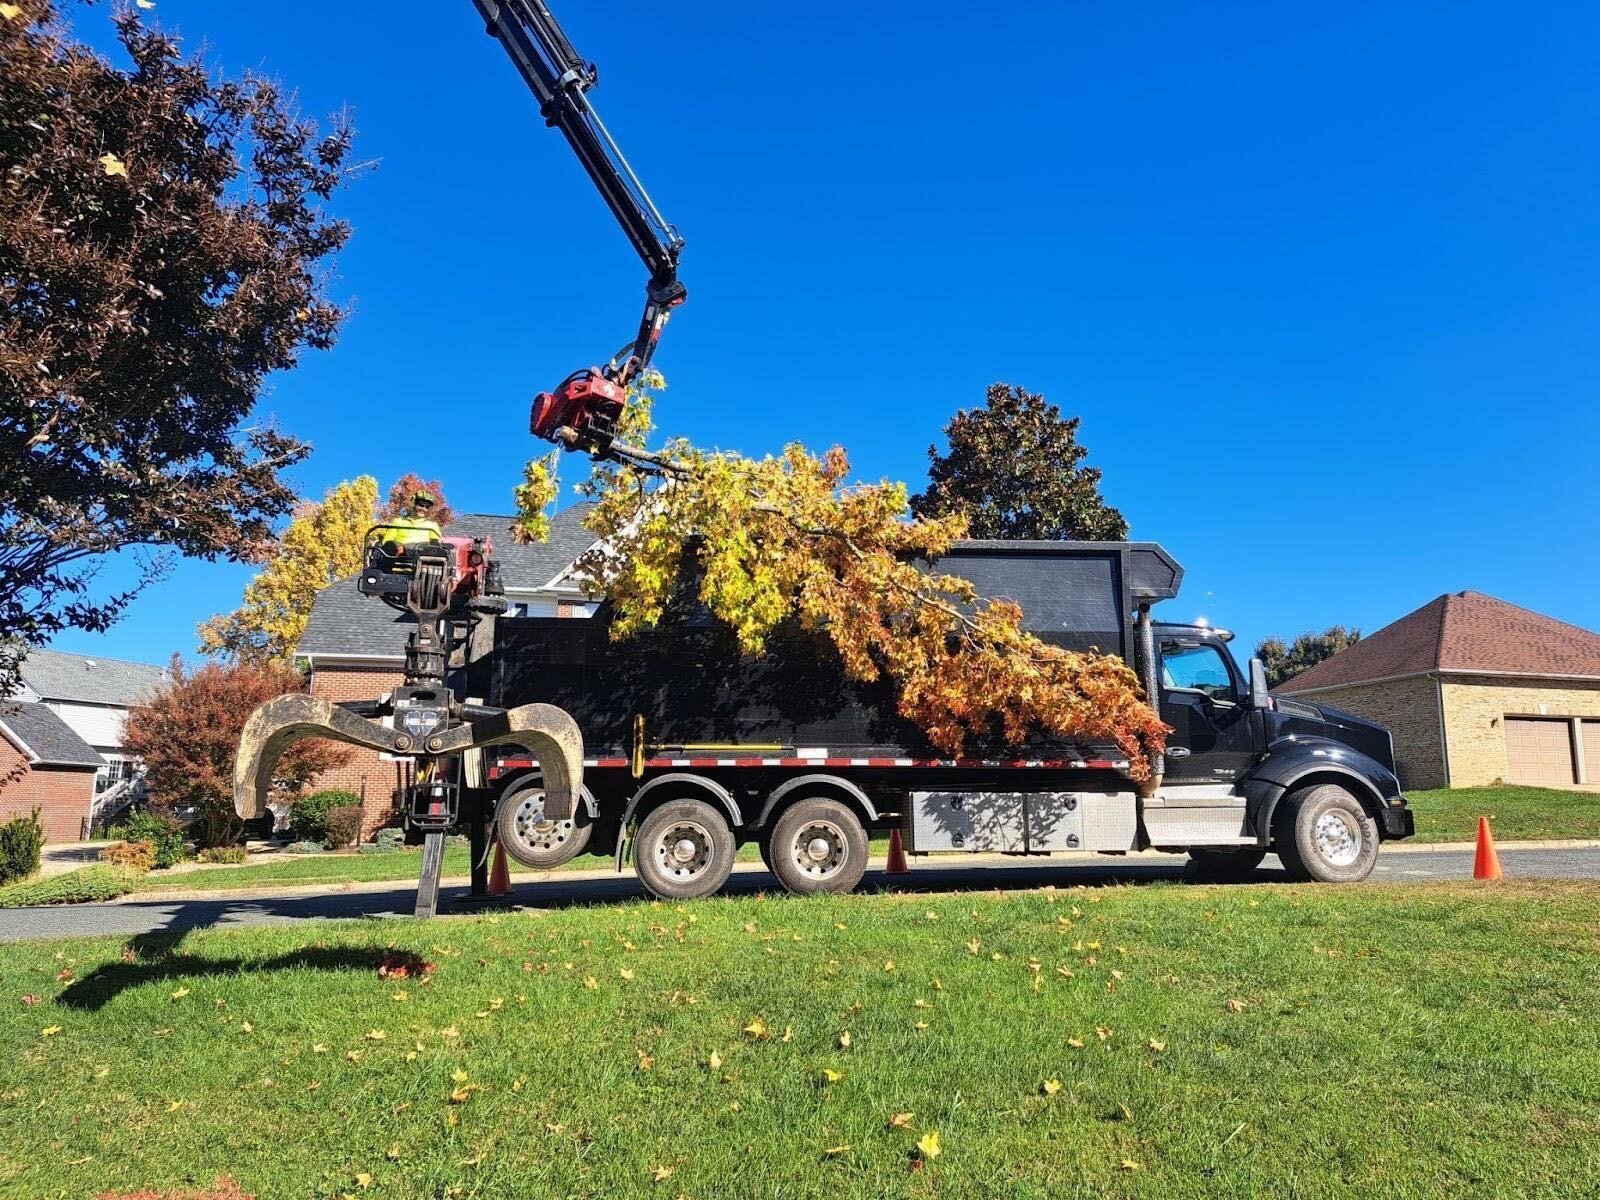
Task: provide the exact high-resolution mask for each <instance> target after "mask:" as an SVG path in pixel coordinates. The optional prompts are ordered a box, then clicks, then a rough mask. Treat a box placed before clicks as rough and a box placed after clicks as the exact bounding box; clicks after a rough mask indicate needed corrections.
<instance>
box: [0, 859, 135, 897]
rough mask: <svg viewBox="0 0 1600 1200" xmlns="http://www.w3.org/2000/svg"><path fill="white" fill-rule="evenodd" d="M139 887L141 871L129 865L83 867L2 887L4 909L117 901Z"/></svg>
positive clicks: (0, 895)
mask: <svg viewBox="0 0 1600 1200" xmlns="http://www.w3.org/2000/svg"><path fill="white" fill-rule="evenodd" d="M138 886H139V873H138V872H137V871H130V870H129V869H128V868H127V867H114V866H110V865H109V864H108V865H105V866H99V867H79V868H78V869H77V870H76V871H68V872H67V873H66V874H64V875H52V876H50V878H48V879H30V880H29V881H28V882H27V883H14V884H12V885H11V886H10V887H0V908H32V907H34V906H35V905H39V904H88V903H92V902H93V901H96V900H115V899H116V898H117V897H118V896H126V895H127V894H128V893H129V892H131V891H133V890H135V889H136V888H137V887H138Z"/></svg>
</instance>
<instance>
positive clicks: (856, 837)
mask: <svg viewBox="0 0 1600 1200" xmlns="http://www.w3.org/2000/svg"><path fill="white" fill-rule="evenodd" d="M816 842H822V843H827V849H826V850H825V852H824V854H825V856H824V857H823V858H821V859H818V858H816V857H814V856H813V855H811V854H810V853H808V847H809V846H810V844H812V843H816ZM769 846H770V848H769V850H768V855H769V863H768V865H769V866H770V867H771V869H772V873H773V874H774V875H776V876H777V877H778V882H779V883H781V884H783V886H784V887H786V888H788V889H789V890H790V891H791V892H793V893H794V894H795V895H797V896H819V895H833V894H838V893H841V892H849V891H854V890H855V887H856V885H857V884H859V883H860V882H861V876H862V874H863V873H865V871H866V869H867V831H866V830H865V829H864V828H862V825H861V818H859V817H858V816H856V814H855V811H854V810H853V809H851V807H850V806H849V805H848V804H845V803H843V802H841V801H839V800H829V799H825V798H822V797H818V798H816V799H811V800H796V801H795V802H794V803H793V804H791V805H789V806H788V807H787V808H785V809H784V810H783V812H782V813H781V814H780V815H779V817H778V819H777V821H776V822H774V823H773V826H772V836H771V839H770V843H769Z"/></svg>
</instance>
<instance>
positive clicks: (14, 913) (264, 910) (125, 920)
mask: <svg viewBox="0 0 1600 1200" xmlns="http://www.w3.org/2000/svg"><path fill="white" fill-rule="evenodd" d="M1500 860H1501V863H1502V865H1503V866H1504V867H1505V872H1506V875H1507V877H1508V878H1513V879H1514V878H1518V877H1522V878H1534V877H1537V878H1546V879H1551V878H1557V879H1559V878H1566V879H1600V846H1585V847H1582V848H1571V847H1561V848H1551V849H1525V850H1519V849H1511V848H1502V849H1501V851H1500ZM1185 861H1186V860H1185V859H1183V858H1182V857H1180V856H1177V855H1148V856H1136V857H1130V858H1126V859H1116V858H1107V857H1096V858H1074V859H1063V860H1054V861H1052V862H1050V863H1049V864H1048V865H1047V864H1042V863H1040V862H1039V861H1037V860H1029V859H1020V860H1016V861H1003V862H996V861H994V860H993V859H987V860H985V861H984V862H982V863H973V864H967V865H962V866H943V865H940V866H933V865H930V864H928V863H919V864H916V865H914V866H913V868H912V873H911V874H910V875H907V876H901V877H898V878H895V879H892V880H891V879H887V878H885V876H884V875H883V873H882V871H881V870H878V869H874V870H871V871H868V872H867V877H866V879H865V881H864V882H863V884H862V887H863V888H864V889H867V890H871V889H874V888H881V887H888V886H894V887H896V888H898V889H899V890H901V891H913V890H914V891H925V892H954V891H975V890H983V889H990V888H1026V887H1039V886H1042V885H1044V884H1047V883H1053V884H1055V885H1057V886H1058V887H1065V886H1070V885H1072V884H1078V883H1085V884H1101V883H1112V882H1123V883H1139V882H1145V881H1150V880H1163V879H1164V880H1177V879H1182V878H1183V868H1184V862H1185ZM1471 876H1472V851H1471V850H1428V851H1408V852H1390V853H1384V854H1380V855H1379V857H1378V867H1377V870H1376V871H1374V872H1373V875H1372V880H1373V882H1378V883H1426V882H1438V881H1441V880H1446V879H1469V878H1471ZM1256 878H1257V881H1258V882H1261V883H1272V882H1282V881H1283V879H1284V875H1283V872H1282V870H1281V869H1280V868H1279V867H1278V866H1277V860H1276V859H1275V858H1268V859H1267V861H1266V863H1265V864H1264V865H1263V867H1262V869H1261V870H1260V871H1259V872H1257V876H1256ZM776 886H777V884H776V881H775V880H774V879H773V878H772V876H771V875H769V874H768V873H767V872H766V871H765V870H764V869H762V868H761V867H760V866H758V865H756V864H740V866H739V868H738V869H737V870H736V872H735V874H734V876H733V878H732V879H730V880H729V881H728V887H727V890H728V891H730V892H736V893H750V892H757V891H763V890H766V891H771V890H773V889H774V888H775V887H776ZM642 895H643V890H642V889H641V888H640V886H639V882H638V880H637V879H635V878H634V876H633V875H632V873H631V872H630V873H628V874H624V875H615V874H611V873H609V872H605V873H601V872H583V873H577V872H575V873H573V874H572V875H553V876H548V877H546V878H544V879H540V880H539V881H538V882H527V881H525V879H524V878H523V877H517V876H513V887H512V893H511V896H510V901H511V902H512V903H514V904H519V905H522V906H526V907H538V908H562V907H567V906H570V905H575V904H595V903H604V902H606V901H613V900H632V899H637V898H639V897H640V896H642ZM465 897H466V889H465V888H463V887H453V888H451V887H447V888H443V889H441V892H440V905H439V908H440V912H441V913H445V914H458V913H464V912H476V911H481V906H477V905H473V904H470V903H467V902H466V901H465ZM413 900H414V894H413V889H412V887H411V885H407V884H388V885H366V886H365V887H363V888H360V889H355V888H352V889H350V890H347V891H338V892H328V891H320V892H315V893H311V892H298V891H293V892H292V891H280V892H271V893H265V892H256V893H252V894H248V895H239V896H222V895H218V894H213V895H212V896H209V897H202V898H197V899H175V898H174V899H155V898H147V897H135V898H133V899H130V900H122V901H117V902H115V903H111V904H79V905H73V906H70V907H62V908H29V909H13V910H0V942H14V941H21V940H23V939H26V938H58V937H86V936H91V935H96V934H116V935H120V936H123V937H128V936H136V935H158V936H159V935H171V934H181V933H185V932H187V931H189V930H191V929H204V928H207V927H210V926H235V927H236V926H240V925H279V924H286V923H288V922H292V921H298V920H304V919H306V918H311V917H393V916H409V915H410V913H411V908H412V903H413Z"/></svg>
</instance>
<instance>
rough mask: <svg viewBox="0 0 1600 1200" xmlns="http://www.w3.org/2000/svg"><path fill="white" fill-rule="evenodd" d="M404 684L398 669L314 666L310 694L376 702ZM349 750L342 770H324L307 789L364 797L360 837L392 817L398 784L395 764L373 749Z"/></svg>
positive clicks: (338, 699)
mask: <svg viewBox="0 0 1600 1200" xmlns="http://www.w3.org/2000/svg"><path fill="white" fill-rule="evenodd" d="M403 682H405V676H404V674H403V673H402V672H401V671H400V670H399V669H398V668H393V669H389V668H378V669H376V670H374V669H372V668H368V667H318V668H317V669H316V670H315V671H313V672H312V674H311V694H312V695H313V696H321V697H322V698H323V699H325V700H333V701H335V702H337V701H340V700H376V699H377V698H378V697H379V696H381V695H383V694H384V693H385V692H387V691H389V690H390V689H392V688H396V687H399V686H400V684H402V683H403ZM342 748H343V749H345V750H348V751H350V761H349V762H348V763H346V764H345V765H344V766H342V767H335V768H334V769H333V770H331V771H324V772H323V773H322V774H321V775H319V776H318V777H317V778H316V780H314V781H313V782H312V784H311V786H310V788H309V789H308V790H309V791H317V790H320V789H322V788H341V789H343V790H344V791H347V792H354V793H355V794H356V795H358V796H362V795H364V796H365V800H364V802H363V804H362V809H363V811H364V812H365V814H366V816H365V819H364V820H363V821H362V823H361V836H362V837H363V838H366V837H370V836H371V835H372V833H373V832H374V831H375V830H377V829H380V828H382V827H383V826H385V825H387V824H389V823H390V822H391V821H392V820H393V819H394V815H395V810H394V793H395V785H396V783H397V781H398V778H399V776H398V774H397V770H396V768H397V767H398V766H399V765H400V764H398V763H392V762H384V761H383V759H381V758H380V757H379V756H378V752H377V751H376V750H365V749H362V748H360V747H358V746H344V747H342Z"/></svg>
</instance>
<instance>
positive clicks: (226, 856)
mask: <svg viewBox="0 0 1600 1200" xmlns="http://www.w3.org/2000/svg"><path fill="white" fill-rule="evenodd" d="M200 861H201V862H203V863H235V864H237V863H243V862H249V861H250V852H249V851H248V850H246V849H245V848H244V847H243V846H207V847H206V848H205V849H204V850H202V851H200Z"/></svg>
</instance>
